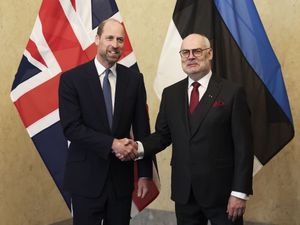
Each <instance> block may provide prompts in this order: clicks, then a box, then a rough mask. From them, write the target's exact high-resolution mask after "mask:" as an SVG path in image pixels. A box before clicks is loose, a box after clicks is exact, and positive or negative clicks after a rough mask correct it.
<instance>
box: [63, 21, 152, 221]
mask: <svg viewBox="0 0 300 225" xmlns="http://www.w3.org/2000/svg"><path fill="white" fill-rule="evenodd" d="M95 44H96V46H97V55H96V57H95V59H94V60H92V61H90V62H88V63H86V64H83V65H80V66H78V67H76V68H74V69H72V70H70V71H68V72H65V73H64V74H63V75H62V76H61V80H60V85H59V111H60V119H61V124H62V126H63V131H64V134H65V136H66V138H67V139H68V140H69V141H70V142H71V144H70V147H69V154H68V158H67V162H66V169H65V176H64V188H65V190H67V191H69V192H70V193H71V196H72V207H73V216H74V225H96V224H97V225H99V224H102V223H103V224H104V225H128V224H129V221H130V210H131V195H132V191H133V188H134V180H133V177H134V176H133V175H134V172H133V170H134V165H133V161H128V162H122V161H121V160H119V159H118V158H117V156H119V157H120V155H122V156H124V157H129V158H132V159H133V158H135V156H136V154H137V152H136V150H135V149H133V148H132V147H131V145H126V143H127V142H126V141H128V139H127V138H129V137H130V129H131V127H132V131H133V134H134V137H135V139H136V140H139V139H141V138H142V137H145V136H147V135H149V132H150V129H149V118H148V113H147V108H146V92H145V86H144V81H143V76H142V75H141V74H139V73H137V72H134V71H133V70H131V69H129V68H127V67H125V66H122V65H120V64H117V61H118V60H119V59H120V57H121V55H122V52H123V49H124V28H123V26H122V24H121V23H120V22H118V21H116V20H114V19H109V20H107V21H104V22H102V23H101V24H100V25H99V27H98V31H97V35H96V39H95ZM121 138H122V139H123V138H125V139H123V140H121ZM128 142H129V143H130V141H128ZM138 176H139V177H140V179H139V181H138V195H139V196H140V197H144V196H145V195H146V194H147V192H148V187H149V180H148V179H147V178H152V160H151V158H148V159H143V160H140V161H138Z"/></svg>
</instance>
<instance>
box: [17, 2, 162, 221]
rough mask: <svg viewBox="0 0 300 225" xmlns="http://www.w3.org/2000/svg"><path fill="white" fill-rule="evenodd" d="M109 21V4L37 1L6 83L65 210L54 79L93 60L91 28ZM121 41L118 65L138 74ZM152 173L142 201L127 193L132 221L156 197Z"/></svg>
mask: <svg viewBox="0 0 300 225" xmlns="http://www.w3.org/2000/svg"><path fill="white" fill-rule="evenodd" d="M111 17H112V18H115V19H117V20H119V21H121V22H122V18H121V16H120V14H119V11H118V7H117V4H116V2H115V1H114V0H103V1H98V0H90V1H86V0H55V1H53V0H43V1H42V3H41V7H40V10H39V12H38V16H37V19H36V21H35V24H34V27H33V30H32V33H31V35H30V38H29V41H28V43H27V46H26V49H25V50H24V54H23V56H22V59H21V62H20V65H19V68H18V71H17V73H16V76H15V79H14V81H13V84H12V90H11V99H12V101H13V103H14V104H15V106H16V108H17V110H18V112H19V115H20V117H21V120H22V122H23V124H24V126H25V128H26V129H27V131H28V133H29V136H30V137H31V138H32V141H33V143H34V145H35V147H36V149H37V150H38V152H39V154H40V156H41V158H42V159H43V161H44V163H45V165H46V167H47V169H48V170H49V172H50V175H51V176H52V177H53V180H54V182H55V184H56V185H57V187H58V189H59V191H60V192H61V194H62V196H63V198H64V200H65V201H66V203H67V205H68V207H69V208H70V206H71V201H70V195H69V194H68V193H66V192H64V191H63V189H62V180H63V175H64V163H65V159H66V156H67V151H68V142H67V140H66V139H65V137H64V135H63V132H62V128H61V125H60V122H59V113H58V110H59V109H58V83H59V78H60V75H61V73H63V72H64V71H66V70H69V69H71V68H73V67H76V66H78V65H80V64H82V63H85V62H87V61H90V60H91V59H93V58H94V56H95V54H96V48H95V45H94V38H95V36H96V29H97V26H98V25H99V23H100V22H102V21H103V20H105V19H108V18H111ZM125 36H126V37H125V51H124V54H123V55H122V57H121V59H120V61H119V63H121V64H123V65H125V66H128V67H132V68H134V69H137V70H138V67H137V63H136V59H135V56H134V54H133V51H132V47H131V45H130V42H129V39H128V36H127V34H126V35H125ZM153 170H154V171H153V172H154V173H153V174H154V179H153V183H152V186H151V190H150V194H149V195H148V196H147V198H146V199H143V200H141V199H139V198H137V196H136V189H135V191H134V193H133V201H132V203H133V204H132V212H131V216H132V217H133V216H135V215H136V214H137V213H138V212H140V211H141V210H142V209H143V208H145V207H146V206H147V205H148V204H149V203H150V202H151V201H153V200H154V199H155V198H156V197H157V195H158V193H159V188H160V186H159V185H160V184H159V178H158V173H157V167H156V165H155V166H153ZM135 180H137V174H135ZM135 183H137V181H135ZM135 187H136V185H135Z"/></svg>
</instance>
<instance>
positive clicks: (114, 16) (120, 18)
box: [111, 12, 123, 23]
mask: <svg viewBox="0 0 300 225" xmlns="http://www.w3.org/2000/svg"><path fill="white" fill-rule="evenodd" d="M111 18H113V19H115V20H118V21H119V22H121V23H123V18H122V16H121V14H120V13H119V12H116V13H115V14H114V15H113V16H112V17H111Z"/></svg>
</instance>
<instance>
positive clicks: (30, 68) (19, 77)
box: [12, 55, 41, 90]
mask: <svg viewBox="0 0 300 225" xmlns="http://www.w3.org/2000/svg"><path fill="white" fill-rule="evenodd" d="M39 72H41V70H39V69H38V68H36V67H35V66H34V65H32V64H31V63H30V62H29V61H28V59H27V58H26V57H25V56H24V55H23V57H22V60H21V63H20V65H19V68H18V71H17V74H16V77H15V80H14V82H13V85H12V90H13V89H15V88H16V87H17V86H18V85H19V84H20V83H22V82H24V81H25V80H28V79H29V78H31V77H33V76H34V75H36V74H38V73H39Z"/></svg>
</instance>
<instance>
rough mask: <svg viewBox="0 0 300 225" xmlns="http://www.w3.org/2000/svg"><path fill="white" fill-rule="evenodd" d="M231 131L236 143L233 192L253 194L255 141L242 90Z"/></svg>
mask: <svg viewBox="0 0 300 225" xmlns="http://www.w3.org/2000/svg"><path fill="white" fill-rule="evenodd" d="M231 118H232V120H231V129H232V137H233V142H234V159H235V160H234V176H233V184H232V190H233V191H238V192H242V193H245V194H248V195H249V194H252V173H253V158H254V155H253V143H252V142H253V140H252V129H251V121H250V111H249V108H248V104H247V100H246V95H245V92H244V90H243V89H242V88H240V89H239V90H238V91H237V93H236V95H235V97H234V102H233V107H232V116H231Z"/></svg>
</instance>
